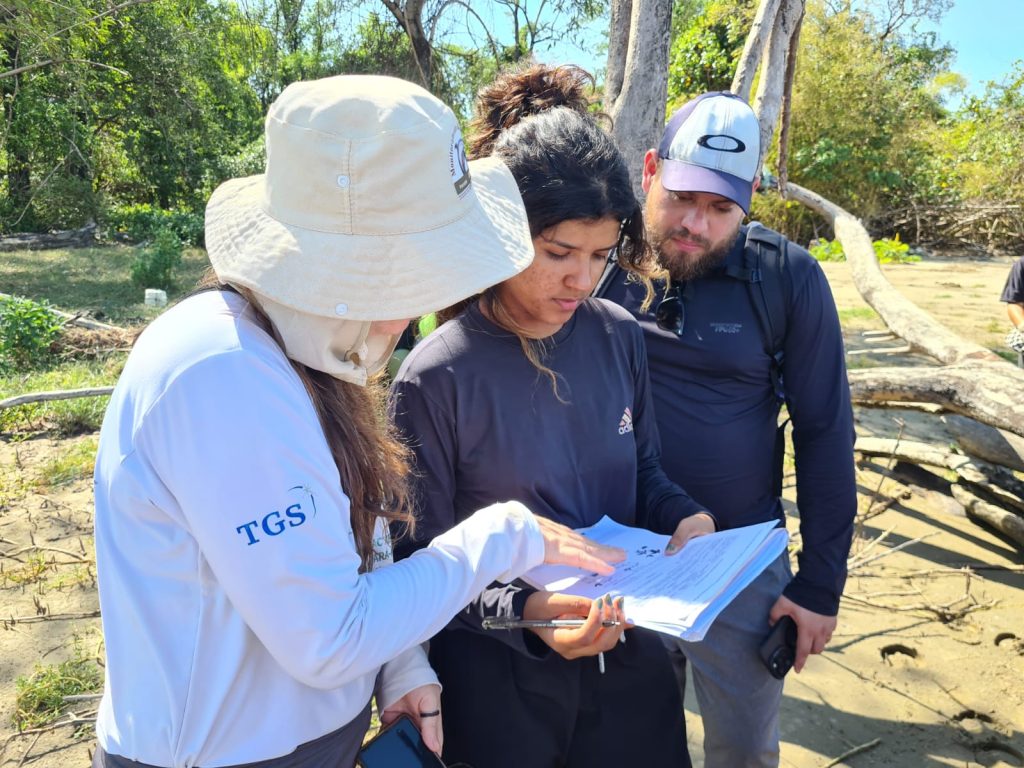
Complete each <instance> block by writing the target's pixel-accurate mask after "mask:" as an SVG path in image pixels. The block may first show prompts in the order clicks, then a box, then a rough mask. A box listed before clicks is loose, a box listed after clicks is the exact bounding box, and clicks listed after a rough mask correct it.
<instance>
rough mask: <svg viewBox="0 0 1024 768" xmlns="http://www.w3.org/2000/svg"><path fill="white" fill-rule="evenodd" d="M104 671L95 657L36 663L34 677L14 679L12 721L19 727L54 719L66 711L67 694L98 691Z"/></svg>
mask: <svg viewBox="0 0 1024 768" xmlns="http://www.w3.org/2000/svg"><path fill="white" fill-rule="evenodd" d="M102 687H103V672H102V671H101V670H100V668H99V666H98V665H97V664H96V662H95V661H94V660H92V659H88V658H84V657H83V656H80V655H79V656H76V658H73V659H68V660H67V661H64V662H61V663H60V664H56V665H53V666H46V667H44V666H42V665H41V664H36V668H35V671H34V672H33V673H32V676H31V677H27V678H26V677H19V678H18V679H17V680H16V681H15V688H16V689H17V694H16V698H15V702H14V714H13V715H12V717H11V721H12V723H13V724H14V726H15V727H16V728H18V729H19V730H22V729H25V728H36V727H38V726H41V725H46V724H47V723H51V722H53V721H54V720H56V719H57V718H58V717H60V714H61V712H63V711H64V707H65V706H66V705H65V704H64V697H65V696H75V695H80V694H83V693H95V692H96V691H99V690H100V689H101V688H102Z"/></svg>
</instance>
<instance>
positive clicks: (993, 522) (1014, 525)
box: [952, 484, 1024, 547]
mask: <svg viewBox="0 0 1024 768" xmlns="http://www.w3.org/2000/svg"><path fill="white" fill-rule="evenodd" d="M952 491H953V498H954V499H956V500H957V501H958V502H959V503H960V505H961V506H962V507H963V508H964V511H965V512H966V513H967V516H968V517H969V518H971V519H972V520H974V521H976V522H981V523H984V524H985V525H989V526H991V527H993V528H995V529H996V530H997V531H999V532H1000V533H1002V534H1003V535H1005V536H1007V537H1008V538H1010V539H1012V540H1013V541H1014V542H1015V543H1016V544H1017V545H1018V546H1020V547H1024V520H1021V518H1019V517H1018V516H1017V515H1014V514H1012V513H1010V512H1005V511H1003V510H1001V509H999V507H996V506H994V505H992V504H989V503H988V502H986V501H983V500H982V499H979V498H978V497H977V496H975V495H974V494H973V493H971V492H970V491H968V490H967V489H966V488H964V487H963V486H961V485H956V484H954V485H953V487H952Z"/></svg>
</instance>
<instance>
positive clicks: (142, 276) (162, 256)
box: [132, 227, 182, 290]
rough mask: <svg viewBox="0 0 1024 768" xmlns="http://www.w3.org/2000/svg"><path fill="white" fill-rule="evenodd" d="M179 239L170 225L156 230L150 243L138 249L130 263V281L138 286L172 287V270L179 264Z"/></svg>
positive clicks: (180, 247)
mask: <svg viewBox="0 0 1024 768" xmlns="http://www.w3.org/2000/svg"><path fill="white" fill-rule="evenodd" d="M181 251H182V246H181V240H180V239H178V235H177V234H176V233H175V232H174V230H173V229H171V228H170V227H163V228H161V229H158V230H157V231H156V234H155V235H154V236H153V241H152V243H151V244H150V245H149V246H147V247H144V248H140V249H139V253H138V256H136V258H135V262H134V263H133V264H132V282H133V283H135V285H137V286H139V287H140V288H163V289H164V290H171V289H173V288H174V271H175V270H176V269H177V268H178V267H179V266H180V265H181Z"/></svg>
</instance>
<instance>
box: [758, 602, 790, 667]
mask: <svg viewBox="0 0 1024 768" xmlns="http://www.w3.org/2000/svg"><path fill="white" fill-rule="evenodd" d="M760 654H761V661H763V662H764V665H765V666H766V667H768V672H769V673H770V674H771V676H772V677H774V678H777V679H779V680H781V679H782V678H784V677H785V676H786V673H787V672H789V670H790V668H792V666H793V662H795V661H796V622H795V621H793V618H792V617H791V616H788V615H787V616H783V617H782V618H781V619H779V620H778V621H776V622H775V626H774V627H772V629H771V631H770V632H769V633H768V634H767V635H766V636H765V638H764V640H763V641H762V642H761V648H760Z"/></svg>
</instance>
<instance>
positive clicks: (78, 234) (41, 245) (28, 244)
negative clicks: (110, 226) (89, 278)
mask: <svg viewBox="0 0 1024 768" xmlns="http://www.w3.org/2000/svg"><path fill="white" fill-rule="evenodd" d="M95 244H96V222H89V223H88V224H86V225H85V226H84V227H82V228H81V229H69V230H66V231H64V232H25V233H23V234H17V235H6V236H4V237H0V252H5V251H43V250H47V249H49V248H85V247H88V246H90V245H95Z"/></svg>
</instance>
